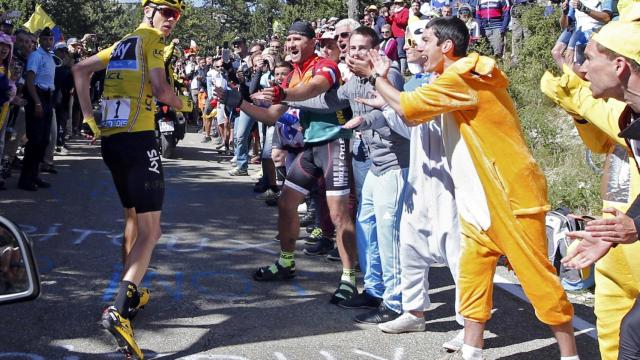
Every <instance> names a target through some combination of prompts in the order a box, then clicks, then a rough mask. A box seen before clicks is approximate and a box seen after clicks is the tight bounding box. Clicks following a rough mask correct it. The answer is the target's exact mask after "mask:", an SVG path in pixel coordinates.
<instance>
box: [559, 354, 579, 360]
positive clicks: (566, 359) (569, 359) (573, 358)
mask: <svg viewBox="0 0 640 360" xmlns="http://www.w3.org/2000/svg"><path fill="white" fill-rule="evenodd" d="M560 360H580V357H579V356H578V355H574V356H561V357H560Z"/></svg>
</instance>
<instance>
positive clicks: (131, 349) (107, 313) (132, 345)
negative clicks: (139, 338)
mask: <svg viewBox="0 0 640 360" xmlns="http://www.w3.org/2000/svg"><path fill="white" fill-rule="evenodd" d="M102 327H104V328H105V329H106V330H107V331H109V332H110V333H111V335H113V337H114V338H115V339H116V342H117V343H118V351H120V352H122V353H123V354H125V356H131V355H134V356H135V357H136V358H138V359H144V355H143V354H142V350H140V348H139V347H138V344H137V343H136V340H135V339H134V338H133V328H132V327H131V321H129V319H125V318H124V317H123V316H122V315H120V313H119V312H118V310H116V308H115V307H113V306H109V307H108V308H106V309H105V310H104V312H103V313H102Z"/></svg>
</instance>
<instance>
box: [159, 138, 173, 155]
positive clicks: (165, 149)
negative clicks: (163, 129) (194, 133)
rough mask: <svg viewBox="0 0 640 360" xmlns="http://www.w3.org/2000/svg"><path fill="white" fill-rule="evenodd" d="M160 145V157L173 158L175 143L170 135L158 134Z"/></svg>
mask: <svg viewBox="0 0 640 360" xmlns="http://www.w3.org/2000/svg"><path fill="white" fill-rule="evenodd" d="M160 145H161V147H162V148H161V149H162V157H163V158H165V159H173V157H174V156H175V150H176V143H175V140H174V138H173V134H172V135H164V134H161V135H160Z"/></svg>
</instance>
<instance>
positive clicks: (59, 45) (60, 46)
mask: <svg viewBox="0 0 640 360" xmlns="http://www.w3.org/2000/svg"><path fill="white" fill-rule="evenodd" d="M60 49H65V50H66V49H67V43H66V42H64V41H60V42H57V43H56V44H55V45H54V46H53V50H60Z"/></svg>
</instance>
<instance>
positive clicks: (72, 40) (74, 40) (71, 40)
mask: <svg viewBox="0 0 640 360" xmlns="http://www.w3.org/2000/svg"><path fill="white" fill-rule="evenodd" d="M78 44H80V41H78V39H77V38H69V40H67V45H68V46H71V45H78Z"/></svg>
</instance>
